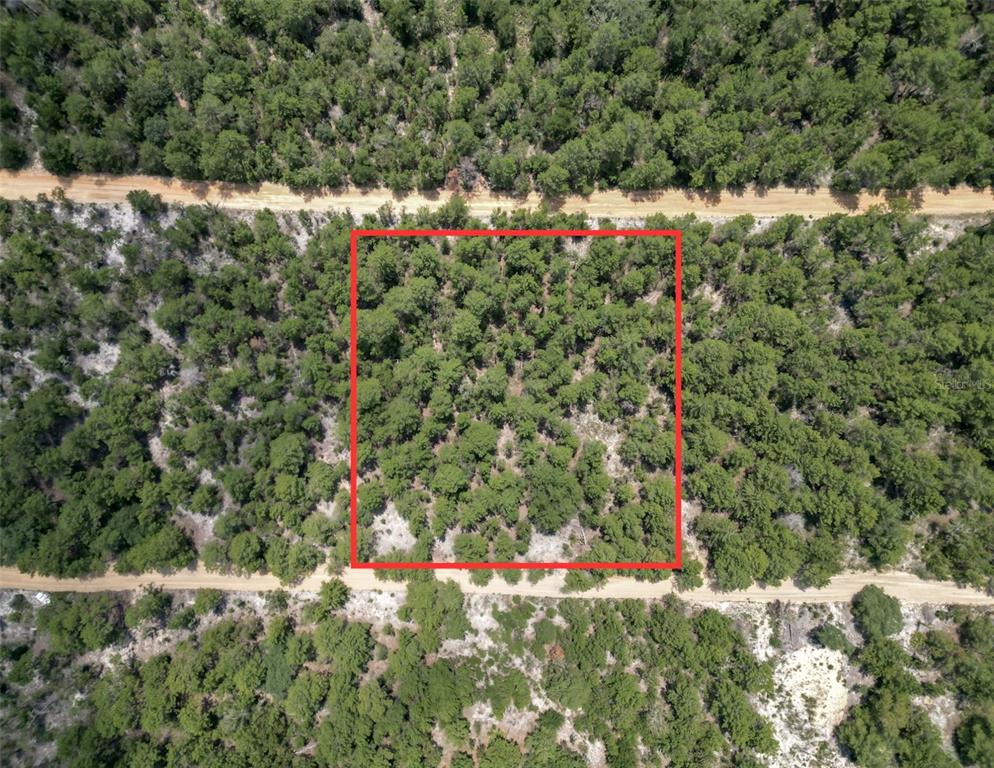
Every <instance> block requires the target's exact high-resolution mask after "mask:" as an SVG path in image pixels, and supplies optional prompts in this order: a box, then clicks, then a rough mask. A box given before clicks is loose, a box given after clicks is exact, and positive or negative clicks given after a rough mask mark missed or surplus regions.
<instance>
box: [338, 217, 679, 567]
mask: <svg viewBox="0 0 994 768" xmlns="http://www.w3.org/2000/svg"><path fill="white" fill-rule="evenodd" d="M360 237H672V238H673V239H674V242H675V245H676V267H675V269H674V277H675V283H676V286H675V293H676V296H675V313H674V315H675V316H674V320H675V326H676V329H675V338H674V352H675V356H676V364H675V371H674V373H675V379H676V381H675V382H674V389H673V395H674V397H673V400H674V403H673V405H674V410H675V420H674V426H675V433H676V445H675V446H674V452H673V465H674V475H675V477H674V480H675V491H676V492H675V494H674V495H675V497H676V510H675V523H676V525H675V535H674V542H675V549H676V556H675V558H674V559H673V560H671V561H666V562H646V563H632V562H619V563H610V562H596V563H584V562H575V563H537V562H499V563H490V562H480V563H478V562H441V563H437V562H432V561H428V562H423V561H418V562H366V563H361V562H359V558H358V554H359V551H358V550H359V544H358V533H359V523H358V515H357V506H358V505H357V491H358V467H357V450H356V446H357V442H358V440H357V434H356V433H357V406H356V386H357V379H358V369H359V358H358V349H357V323H356V316H357V312H358V298H359V297H358V279H357V261H358V257H357V252H358V240H359V238H360ZM681 249H682V234H681V230H679V229H353V230H352V231H351V237H350V265H349V271H350V273H351V278H350V295H351V312H350V323H349V326H350V327H349V334H350V350H349V352H350V362H351V372H350V397H349V443H350V451H349V465H350V478H349V494H350V497H351V498H350V545H349V559H350V565H351V567H352V568H364V569H372V570H378V569H397V570H403V569H408V568H410V569H440V570H441V569H480V568H492V569H495V570H508V569H517V570H546V569H553V568H572V569H601V570H608V569H610V570H615V569H617V570H639V569H656V570H661V569H666V570H678V569H680V568H681V567H682V561H683V552H682V549H683V547H682V530H681V529H682V521H683V514H682V509H681V485H682V481H683V462H682V446H681V442H682V434H683V427H682V408H683V406H682V399H683V393H682V388H683V387H682V365H681V362H682V361H681V355H682V337H683V331H682V300H681V293H682V291H681V283H682V274H681V272H682V265H681V260H682V254H681Z"/></svg>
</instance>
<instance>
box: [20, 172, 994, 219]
mask: <svg viewBox="0 0 994 768" xmlns="http://www.w3.org/2000/svg"><path fill="white" fill-rule="evenodd" d="M57 187H61V188H62V189H63V190H64V192H65V195H66V197H68V198H69V199H70V200H74V201H76V202H80V203H123V202H125V197H126V195H127V194H128V192H130V191H131V190H133V189H144V190H146V191H148V192H152V193H154V194H159V195H161V196H162V199H163V200H164V201H166V202H168V203H182V204H186V205H191V204H202V203H211V204H213V205H217V206H219V207H221V208H232V209H237V210H260V209H263V208H270V209H272V210H310V211H326V210H344V209H348V210H350V211H351V212H352V213H353V214H357V215H362V214H366V213H375V212H376V211H377V210H379V208H380V207H381V206H383V205H385V204H387V203H389V204H391V205H393V206H394V208H395V210H398V211H400V210H407V211H416V210H418V209H420V208H423V207H427V208H429V209H436V208H439V207H440V206H442V205H444V204H445V203H447V202H449V200H451V199H452V195H453V193H451V192H448V191H439V192H425V193H413V194H408V195H397V194H394V193H393V192H391V191H390V190H387V189H373V190H360V189H345V190H335V191H314V192H306V191H294V190H291V189H290V188H289V187H285V186H282V185H280V184H271V183H268V182H267V183H263V184H253V185H248V184H223V183H207V182H189V181H180V180H177V179H168V178H163V177H159V176H107V175H80V176H72V177H59V176H53V175H52V174H49V173H44V172H37V171H21V172H17V173H11V172H9V171H0V197H4V198H8V199H17V198H22V197H23V198H27V199H34V198H36V197H37V196H38V195H39V194H46V195H51V193H52V191H53V190H55V189H56V188H57ZM899 198H903V199H907V200H908V201H909V203H910V204H911V206H912V208H914V209H915V210H916V211H917V212H919V213H921V214H926V215H933V216H943V217H949V216H976V215H981V214H985V213H988V212H994V190H991V189H987V190H979V191H978V190H973V189H970V188H969V187H953V188H951V189H948V190H935V189H925V190H921V191H919V192H915V193H909V194H905V193H885V192H882V193H879V194H869V193H863V194H860V195H840V194H836V193H834V192H832V191H831V190H829V189H827V188H824V187H821V188H817V189H811V190H808V189H789V188H786V187H774V188H770V189H763V190H759V189H749V190H744V191H732V192H722V193H720V194H710V193H699V192H690V191H685V190H666V191H663V192H658V193H652V194H637V195H636V194H626V193H624V192H621V191H619V190H607V191H602V192H595V193H593V194H592V195H590V196H588V197H579V196H571V197H565V198H561V199H557V200H553V201H547V202H549V205H550V207H551V208H554V209H556V210H559V211H563V212H565V213H575V212H581V211H582V212H585V213H587V214H588V215H589V216H591V217H598V216H604V217H611V218H644V217H645V216H650V215H652V214H656V213H663V214H668V215H673V216H675V215H682V214H688V213H696V214H698V215H707V216H739V215H741V214H746V213H750V214H752V215H753V216H756V217H760V216H782V215H785V214H788V213H793V214H798V215H801V216H808V217H811V218H818V217H821V216H827V215H829V214H833V213H856V212H862V211H866V210H867V209H868V208H869V207H870V206H872V205H881V204H886V203H888V202H890V201H892V200H895V199H899ZM466 200H467V202H468V203H469V207H470V210H471V212H472V213H473V214H474V215H477V216H489V215H490V214H491V213H493V212H494V211H497V210H504V211H509V210H512V209H515V208H535V207H537V206H538V205H540V204H541V202H542V198H541V197H540V196H539V195H537V194H531V195H528V196H527V197H508V196H503V195H495V194H490V193H480V194H473V195H468V196H466Z"/></svg>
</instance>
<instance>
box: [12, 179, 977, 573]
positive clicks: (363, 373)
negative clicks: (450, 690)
mask: <svg viewBox="0 0 994 768" xmlns="http://www.w3.org/2000/svg"><path fill="white" fill-rule="evenodd" d="M132 197H133V199H132V206H133V207H134V208H133V210H132V209H131V208H121V209H116V210H111V211H102V210H100V209H98V208H80V207H73V206H71V205H70V204H68V203H64V202H63V203H41V204H26V203H18V204H4V205H3V206H2V207H0V235H2V236H3V238H4V241H5V249H6V251H5V257H4V259H3V261H2V262H0V295H2V297H3V302H2V304H0V307H2V308H0V325H2V334H0V345H2V347H0V355H2V362H3V370H4V376H3V377H2V378H0V386H2V388H3V396H4V406H3V407H4V418H3V420H2V424H0V441H2V445H0V449H2V453H3V455H4V456H5V459H6V460H5V461H4V462H3V464H2V466H0V483H2V493H3V498H4V504H3V507H2V509H0V525H2V527H3V529H2V535H3V537H4V542H5V546H4V548H3V551H2V557H3V560H4V562H5V563H12V562H17V563H18V564H19V565H20V566H21V567H22V568H24V569H26V570H39V571H42V572H45V573H58V574H82V573H88V572H92V571H96V570H100V569H101V568H103V567H104V564H105V563H107V562H113V563H115V564H116V567H117V568H119V569H120V570H125V571H142V570H147V569H150V568H168V567H176V566H179V565H183V564H185V563H187V562H190V561H192V559H193V558H194V557H195V556H199V557H200V558H201V559H203V560H204V561H205V562H206V563H207V565H208V566H209V567H212V568H219V569H224V568H233V569H237V570H241V571H256V570H259V569H263V568H264V569H267V570H269V571H271V572H273V573H276V574H278V575H280V576H281V577H283V578H284V579H287V580H293V579H295V578H298V577H299V576H301V575H303V574H304V573H307V572H309V571H310V570H312V569H313V568H314V567H315V566H316V565H317V564H318V563H319V562H320V561H322V560H324V559H326V558H327V557H329V556H330V557H331V558H332V560H333V562H337V563H341V562H343V560H344V559H345V558H346V556H347V537H346V536H345V532H346V520H347V512H348V495H347V489H346V486H345V484H344V483H343V481H344V479H345V477H346V473H347V452H346V451H345V449H344V446H345V445H347V442H348V441H347V419H346V414H347V407H346V405H347V402H348V386H349V385H348V357H349V356H348V351H349V337H348V322H347V318H348V300H349V297H348V284H349V278H348V231H349V229H350V228H351V227H352V226H353V222H352V220H351V219H349V218H348V217H346V216H341V215H333V216H329V217H318V216H309V215H305V214H301V215H300V216H297V217H295V216H283V217H276V216H274V215H272V214H270V213H268V212H261V213H259V214H256V215H254V216H229V215H225V214H222V213H220V212H218V211H216V210H211V209H209V208H203V207H190V208H185V209H171V210H168V211H163V210H162V206H161V205H160V204H159V203H158V202H157V201H156V200H155V199H154V198H151V199H147V198H146V196H143V195H133V196H132ZM366 224H367V225H374V224H376V225H379V226H391V225H400V226H422V227H431V226H447V227H460V226H465V225H467V224H472V225H475V226H481V225H483V223H481V222H472V221H470V220H469V219H468V218H467V216H466V213H465V208H464V206H463V205H462V204H461V201H458V200H457V201H456V202H454V203H453V204H452V205H450V206H448V207H446V208H445V209H443V210H441V211H439V212H437V213H427V212H424V213H420V214H418V215H416V216H410V215H407V216H405V217H403V218H401V219H399V220H398V219H397V218H394V217H392V215H391V214H390V213H389V212H387V211H384V212H382V213H381V215H380V217H378V218H369V219H368V220H367V221H366ZM490 224H491V225H494V226H497V227H511V228H555V227H560V228H562V227H564V226H574V227H576V226H584V224H585V222H584V220H583V219H582V218H581V217H578V216H573V217H564V216H560V215H557V216H550V215H549V214H547V213H542V212H538V213H526V212H521V211H519V212H516V213H514V214H513V215H503V214H502V215H500V216H498V217H496V218H495V219H494V220H493V221H492V222H490ZM648 225H649V226H651V227H662V228H667V227H673V226H676V227H680V228H682V230H683V233H684V235H683V238H684V327H683V333H684V461H685V467H684V468H685V475H684V491H685V496H686V497H687V498H688V499H689V500H690V501H691V502H696V503H699V504H700V506H701V513H700V514H698V515H695V516H694V518H693V523H692V526H691V532H692V533H693V534H694V535H695V536H696V537H697V538H698V539H699V541H700V542H701V543H702V544H703V545H704V547H705V550H706V552H707V554H708V559H709V571H710V575H711V576H712V577H713V578H714V579H715V580H716V582H717V584H718V585H719V586H720V587H722V588H736V587H744V586H747V585H748V584H750V583H752V582H753V581H757V580H758V581H764V582H769V583H776V582H780V581H783V580H786V579H797V580H799V581H800V582H801V583H804V584H821V583H824V582H825V580H826V579H828V578H829V577H830V576H831V575H833V574H834V573H836V572H838V570H839V569H840V568H841V567H842V565H843V563H842V553H843V551H844V550H845V548H846V546H847V544H848V543H850V542H852V541H855V542H856V543H857V544H858V545H859V553H860V555H861V556H864V557H865V558H867V560H868V561H869V563H870V564H872V565H879V566H886V565H890V564H893V563H895V562H897V560H898V559H899V558H900V557H901V556H902V554H903V553H904V551H905V547H906V544H907V543H908V541H909V540H910V539H911V538H912V537H914V538H917V539H918V544H919V545H920V546H919V549H920V551H921V552H922V556H923V560H924V563H925V565H926V566H927V568H928V569H929V570H930V571H931V572H932V573H933V574H934V575H936V576H940V577H942V578H953V579H957V580H959V581H963V582H970V583H973V584H976V585H978V586H981V587H985V586H987V585H989V583H990V581H991V579H992V577H994V563H992V562H991V559H990V552H991V551H992V549H994V518H992V515H991V509H992V504H994V472H992V467H994V443H992V438H991V431H990V425H991V423H992V419H994V390H992V388H991V386H990V382H991V381H992V380H994V336H992V334H991V330H990V324H989V322H988V320H989V318H990V317H991V316H994V285H992V283H991V280H990V278H989V275H990V274H992V273H994V261H992V257H994V248H992V247H991V246H992V242H994V235H992V232H991V227H990V225H989V224H988V225H986V226H982V227H979V228H974V229H968V230H967V231H966V232H965V233H964V234H962V235H961V236H960V237H958V238H956V239H954V240H952V241H951V242H948V243H946V242H944V241H943V240H942V239H938V240H934V239H933V237H934V235H933V234H931V233H930V231H929V229H928V227H927V225H926V224H925V222H923V221H921V220H919V219H916V218H913V217H909V216H906V215H903V214H901V213H899V212H880V211H877V212H874V213H871V214H868V215H865V216H858V217H841V216H840V217H832V218H828V219H824V220H821V221H819V222H815V223H811V224H808V223H805V222H803V221H802V220H801V219H799V218H797V217H787V218H784V219H781V220H778V221H777V222H775V223H773V224H772V225H770V226H768V227H766V228H755V227H754V222H753V221H752V220H751V219H750V218H748V217H746V218H742V219H737V220H735V221H733V222H730V223H727V224H725V225H722V226H715V225H712V224H708V223H703V222H698V221H695V220H694V219H692V218H688V219H684V220H680V221H670V220H666V219H664V218H657V219H655V220H651V221H650V222H648ZM305 241H306V246H302V245H298V243H302V242H305ZM359 257H360V258H359V265H360V269H359V274H358V281H359V297H360V306H359V323H358V327H359V338H358V344H359V349H360V359H361V366H360V372H359V373H360V377H359V387H358V411H359V451H358V461H359V465H360V471H361V479H362V482H361V484H360V492H359V517H360V526H359V527H360V548H361V555H362V556H363V558H364V559H368V558H372V557H375V556H378V555H384V554H390V553H383V552H376V541H377V540H376V537H375V536H374V534H373V528H374V526H373V525H372V523H373V522H374V521H375V520H377V518H378V517H379V516H381V515H383V514H384V513H385V512H387V511H388V509H391V511H392V512H396V514H398V515H399V516H400V517H401V518H402V519H403V520H406V521H407V523H408V524H409V525H410V527H411V529H412V531H413V532H414V534H415V538H416V543H415V545H414V546H413V547H412V548H411V549H410V550H407V551H405V552H401V553H400V556H401V557H416V558H418V559H431V558H432V557H434V556H437V554H436V550H435V545H436V544H437V543H438V542H440V541H442V540H446V539H447V540H448V541H451V543H452V546H453V551H454V554H455V556H457V557H461V558H465V559H468V560H484V559H496V560H511V559H515V558H518V557H523V556H524V553H525V552H527V550H528V548H529V546H530V543H531V541H532V539H534V538H535V537H536V535H537V534H544V533H548V532H554V531H557V530H561V529H562V526H563V525H564V523H570V521H571V520H572V519H573V518H575V522H577V523H579V524H580V525H579V528H575V527H574V528H571V530H573V531H574V535H573V541H572V545H573V546H574V549H575V554H576V555H577V556H579V555H583V556H584V557H583V559H598V560H604V561H611V560H622V559H624V560H635V561H640V560H667V559H669V558H670V557H672V551H673V550H672V547H673V530H672V520H673V477H672V456H673V447H674V443H673V441H674V436H673V423H672V413H671V410H672V394H673V392H672V390H673V381H674V378H673V366H672V344H673V332H674V328H673V300H672V298H671V296H672V291H673V275H672V269H673V246H672V242H671V241H669V240H668V239H665V238H656V239H654V238H624V239H615V238H599V239H595V240H591V241H586V240H577V241H566V240H562V239H553V238H496V239H495V238H453V239H449V240H445V241H444V242H443V241H434V240H428V239H420V238H419V239H392V238H391V239H373V238H363V239H361V240H360V254H359ZM111 353H113V354H111ZM393 554H394V555H396V554H397V553H393ZM450 557H451V556H450ZM695 568H696V566H695ZM601 575H603V574H601ZM644 575H650V576H652V577H659V575H660V572H658V571H655V572H651V573H650V574H644ZM697 578H698V575H697V574H696V573H693V574H688V575H687V577H686V579H685V580H683V581H681V584H684V585H692V584H693V583H695V582H696V580H697ZM570 583H571V586H576V587H584V586H589V585H590V584H591V583H592V582H591V581H590V579H589V578H586V577H584V576H583V575H582V574H574V575H572V576H571V582H570Z"/></svg>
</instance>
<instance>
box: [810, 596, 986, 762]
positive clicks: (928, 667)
mask: <svg viewBox="0 0 994 768" xmlns="http://www.w3.org/2000/svg"><path fill="white" fill-rule="evenodd" d="M852 614H853V617H854V619H855V624H856V628H857V630H858V631H859V634H860V635H861V637H862V641H863V642H862V644H861V645H860V646H858V647H857V646H854V645H853V644H851V643H849V642H848V640H846V638H845V637H844V635H843V634H842V632H841V631H840V629H839V628H838V627H836V626H833V625H824V626H822V627H820V628H819V629H818V630H817V632H815V634H814V639H815V641H816V642H818V643H819V644H821V645H824V646H825V647H829V648H832V649H834V650H838V651H842V652H844V653H845V654H846V655H848V656H849V658H850V660H851V662H852V663H854V664H855V665H857V666H858V667H859V669H860V671H861V672H862V673H863V674H865V675H867V676H868V677H869V679H870V680H871V683H870V684H869V685H867V686H866V687H865V688H864V690H863V693H862V698H861V700H860V702H859V704H858V705H856V706H854V707H852V708H850V709H849V711H848V713H847V716H846V719H845V721H844V722H843V723H842V724H841V725H840V726H839V727H838V729H837V731H836V736H837V738H838V742H839V745H840V746H841V747H843V748H844V749H845V750H846V751H847V752H848V753H849V754H850V755H851V757H852V758H853V761H854V762H855V763H856V765H858V766H861V768H863V767H865V768H873V767H874V766H882V765H895V766H920V767H921V768H926V767H927V768H945V767H946V766H948V767H949V768H952V767H953V766H957V765H967V766H974V765H975V766H979V767H980V768H983V766H989V765H994V620H992V616H991V614H990V613H989V612H984V613H973V612H970V611H967V610H964V609H962V608H951V609H949V610H948V611H940V612H939V619H940V620H941V621H944V622H948V623H949V624H950V629H949V630H945V629H929V630H927V631H925V632H916V633H915V634H913V635H912V637H911V641H910V647H911V652H910V653H909V652H908V651H907V650H905V648H904V647H902V643H901V642H899V641H898V639H897V638H896V637H895V635H897V634H898V633H899V632H901V630H902V629H903V626H904V621H903V619H902V616H901V605H900V603H899V602H898V601H897V600H896V599H894V598H893V597H890V596H888V595H887V594H885V593H884V592H883V591H882V590H880V589H879V588H877V587H872V586H871V587H866V588H864V589H863V590H862V591H861V592H860V593H859V594H858V595H856V597H855V598H853V601H852ZM943 696H945V697H948V698H950V699H951V701H952V703H953V706H954V707H955V712H956V714H955V717H954V718H953V720H952V723H951V729H952V739H951V741H952V744H953V747H954V749H953V750H950V749H948V748H944V746H943V733H942V732H941V731H940V729H939V727H938V726H937V725H936V722H935V713H937V712H938V708H937V699H938V697H943ZM957 758H958V759H957Z"/></svg>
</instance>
